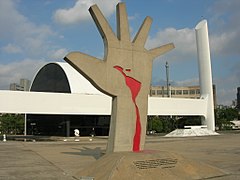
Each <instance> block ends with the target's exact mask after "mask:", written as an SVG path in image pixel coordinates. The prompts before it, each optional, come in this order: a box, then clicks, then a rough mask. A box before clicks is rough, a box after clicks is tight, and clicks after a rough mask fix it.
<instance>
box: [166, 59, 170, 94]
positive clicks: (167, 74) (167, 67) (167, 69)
mask: <svg viewBox="0 0 240 180" xmlns="http://www.w3.org/2000/svg"><path fill="white" fill-rule="evenodd" d="M165 67H166V77H167V96H168V97H170V93H169V65H168V62H167V61H166V65H165Z"/></svg>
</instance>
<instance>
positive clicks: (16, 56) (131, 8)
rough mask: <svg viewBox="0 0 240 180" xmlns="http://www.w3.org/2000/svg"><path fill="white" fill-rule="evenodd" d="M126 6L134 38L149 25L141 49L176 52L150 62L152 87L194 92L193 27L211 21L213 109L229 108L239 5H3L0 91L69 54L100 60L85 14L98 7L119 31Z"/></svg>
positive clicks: (46, 0) (165, 1)
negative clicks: (120, 10)
mask: <svg viewBox="0 0 240 180" xmlns="http://www.w3.org/2000/svg"><path fill="white" fill-rule="evenodd" d="M118 2H125V3H126V7H127V13H128V19H129V26H130V34H131V37H132V38H133V37H134V36H135V34H136V32H137V31H138V29H139V27H140V26H141V24H142V22H143V20H144V19H145V17H146V16H150V17H151V18H152V19H153V23H152V26H151V30H150V32H149V36H148V39H147V42H146V45H145V48H146V49H151V48H154V47H158V46H161V45H164V44H166V43H170V42H173V43H174V45H175V49H174V50H172V51H170V52H168V53H167V54H164V55H163V56H160V57H158V58H156V59H155V60H154V64H153V72H152V85H160V86H161V85H166V69H165V63H166V61H167V62H168V63H169V72H170V83H171V85H172V86H192V85H199V74H198V64H197V49H196V40H195V39H196V37H195V29H194V28H195V26H196V25H197V24H198V23H199V22H200V21H201V20H202V19H206V20H207V21H208V28H209V29H208V31H209V40H210V51H211V64H212V76H213V83H214V84H215V85H216V90H217V104H222V105H231V103H232V100H235V99H236V93H237V90H236V89H237V87H240V21H239V19H240V11H239V9H240V1H239V0H198V1H193V0H148V1H146V0H124V1H123V0H122V1H120V0H67V1H66V0H41V1H33V0H0V89H2V90H6V89H9V85H10V83H18V82H19V80H20V78H27V79H29V80H32V79H33V77H34V76H35V74H36V73H37V71H38V70H39V68H41V67H42V66H43V65H44V64H46V63H48V62H55V61H60V62H63V61H64V60H63V57H64V56H65V55H66V54H67V53H69V52H71V51H81V52H83V53H86V54H89V55H92V56H95V57H98V58H103V56H104V46H103V41H102V38H101V36H100V34H99V32H98V30H97V28H96V26H95V23H94V22H93V20H92V18H91V16H90V14H89V12H88V9H89V7H90V6H91V5H93V4H97V5H98V6H99V8H100V9H101V11H102V12H103V14H104V16H105V17H106V18H107V20H108V21H109V24H110V25H111V27H112V29H113V30H114V32H115V30H116V5H117V3H118Z"/></svg>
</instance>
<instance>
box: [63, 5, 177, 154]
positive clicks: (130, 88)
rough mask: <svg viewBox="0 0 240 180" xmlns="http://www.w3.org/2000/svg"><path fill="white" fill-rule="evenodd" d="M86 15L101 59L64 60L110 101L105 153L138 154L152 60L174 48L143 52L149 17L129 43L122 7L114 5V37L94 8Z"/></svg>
mask: <svg viewBox="0 0 240 180" xmlns="http://www.w3.org/2000/svg"><path fill="white" fill-rule="evenodd" d="M89 11H90V13H91V15H92V18H93V20H94V21H95V23H96V25H97V28H98V30H99V32H100V34H101V36H102V38H103V42H104V47H105V54H104V59H103V60H101V59H98V58H95V57H92V56H90V55H86V54H83V53H81V52H71V53H69V54H68V55H67V56H66V57H65V60H66V61H67V62H68V63H69V64H71V65H72V66H73V67H74V68H75V69H76V70H77V71H79V72H80V73H81V74H82V75H83V76H84V77H85V78H87V79H88V80H89V81H90V82H91V83H92V84H93V85H94V86H95V87H96V88H97V89H99V90H100V91H102V92H103V93H105V94H108V95H110V96H112V97H113V100H112V115H111V122H110V133H109V141H108V147H107V152H117V151H140V150H142V149H143V147H144V142H145V132H146V121H147V105H148V93H149V89H150V83H151V75H152V63H153V59H154V58H155V57H157V56H159V55H162V54H164V53H166V52H168V51H169V50H171V49H173V48H174V45H173V44H172V43H170V44H166V45H163V46H161V47H158V48H154V49H150V50H147V49H145V48H144V45H145V43H146V40H147V36H148V32H149V29H150V26H151V23H152V19H151V18H150V17H146V19H145V20H144V22H143V24H142V26H141V27H140V29H139V31H138V33H137V34H136V36H135V38H134V39H133V41H131V39H130V34H129V25H128V19H127V18H128V17H127V12H126V7H125V4H124V3H119V4H118V5H117V36H116V35H115V34H114V32H113V30H112V28H111V27H110V25H109V24H108V22H107V20H106V19H105V17H104V16H103V14H102V13H101V11H100V10H99V8H98V6H97V5H93V6H92V7H90V9H89Z"/></svg>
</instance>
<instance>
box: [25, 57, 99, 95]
mask: <svg viewBox="0 0 240 180" xmlns="http://www.w3.org/2000/svg"><path fill="white" fill-rule="evenodd" d="M30 91H37V92H58V93H80V94H101V95H103V93H102V92H100V91H99V90H97V89H96V88H95V87H94V86H93V85H92V84H91V83H90V82H89V81H88V80H87V79H86V78H85V77H83V76H82V75H81V74H80V73H79V72H77V71H76V70H75V69H74V68H73V67H72V66H71V65H69V64H68V63H65V62H52V63H47V64H46V65H44V66H43V67H42V68H41V69H40V70H39V71H38V72H37V73H36V75H35V77H34V79H33V83H32V85H31V88H30Z"/></svg>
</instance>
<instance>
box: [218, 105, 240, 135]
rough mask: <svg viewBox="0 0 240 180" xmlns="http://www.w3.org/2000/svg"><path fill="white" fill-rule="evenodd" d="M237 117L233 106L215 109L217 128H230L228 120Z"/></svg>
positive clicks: (236, 111)
mask: <svg viewBox="0 0 240 180" xmlns="http://www.w3.org/2000/svg"><path fill="white" fill-rule="evenodd" d="M234 119H238V110H237V109H233V108H217V109H216V110H215V120H216V126H217V127H218V129H219V130H229V129H232V127H231V125H232V123H231V122H230V121H232V120H234Z"/></svg>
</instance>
